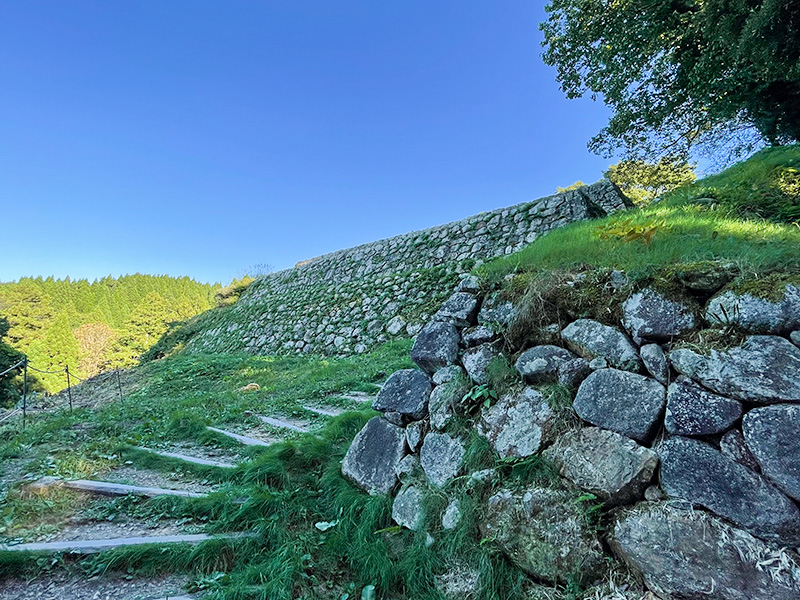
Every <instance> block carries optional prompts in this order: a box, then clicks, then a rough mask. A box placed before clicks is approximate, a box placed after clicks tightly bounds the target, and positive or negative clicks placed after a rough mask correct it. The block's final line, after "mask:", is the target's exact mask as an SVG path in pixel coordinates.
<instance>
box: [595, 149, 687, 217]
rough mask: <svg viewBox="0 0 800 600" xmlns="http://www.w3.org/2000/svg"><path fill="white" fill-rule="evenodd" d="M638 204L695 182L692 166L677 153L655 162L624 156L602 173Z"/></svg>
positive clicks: (642, 204)
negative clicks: (624, 158)
mask: <svg viewBox="0 0 800 600" xmlns="http://www.w3.org/2000/svg"><path fill="white" fill-rule="evenodd" d="M603 174H604V175H605V176H606V177H607V178H608V179H609V180H610V181H612V182H613V183H615V184H616V185H617V186H619V188H620V189H621V190H622V192H623V193H624V194H625V195H626V196H628V198H630V199H631V200H633V202H634V203H635V204H637V205H639V206H644V205H647V204H650V203H651V202H652V201H653V200H655V199H656V198H658V197H659V196H661V195H663V194H666V193H667V192H671V191H672V190H674V189H676V188H679V187H682V186H684V185H688V184H690V183H692V182H694V181H695V179H696V178H697V176H696V175H695V173H694V167H693V165H691V164H689V163H688V162H686V161H685V160H684V159H682V158H680V157H677V156H666V157H664V158H662V159H661V160H659V161H658V162H656V163H649V162H645V161H643V160H635V159H627V160H622V161H620V162H618V163H617V164H615V165H611V166H610V167H609V168H608V170H607V171H605V172H604V173H603Z"/></svg>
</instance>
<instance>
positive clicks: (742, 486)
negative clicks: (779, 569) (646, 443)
mask: <svg viewBox="0 0 800 600" xmlns="http://www.w3.org/2000/svg"><path fill="white" fill-rule="evenodd" d="M659 455H660V457H661V487H662V488H663V489H664V491H665V492H666V493H667V494H668V495H669V496H671V497H673V498H682V499H684V500H687V501H689V502H691V503H692V504H695V505H699V506H702V507H704V508H707V509H708V510H710V511H713V512H715V513H716V514H718V515H720V516H721V517H725V518H726V519H729V520H730V521H732V522H733V523H735V524H736V525H738V526H739V527H741V528H743V529H746V530H747V531H749V532H750V533H752V534H753V535H755V536H758V537H760V538H763V539H765V540H774V541H776V542H779V543H782V544H787V545H792V546H796V545H798V544H800V510H798V508H797V506H795V505H794V504H793V503H792V501H791V500H789V499H788V498H787V497H786V496H784V495H783V494H782V493H781V492H780V491H778V489H777V488H775V487H773V486H772V485H770V484H769V483H768V482H767V481H765V480H764V479H763V478H762V477H761V476H760V475H758V474H757V473H754V472H753V471H751V470H750V469H747V468H746V467H743V466H742V465H740V464H738V463H735V462H734V461H733V460H731V459H730V458H728V457H727V456H725V455H723V454H722V453H721V452H719V451H717V450H715V449H714V448H712V447H711V446H709V445H708V444H705V443H704V442H701V441H698V440H693V439H689V438H681V437H675V438H671V439H669V440H667V441H666V442H664V443H662V444H661V445H660V446H659Z"/></svg>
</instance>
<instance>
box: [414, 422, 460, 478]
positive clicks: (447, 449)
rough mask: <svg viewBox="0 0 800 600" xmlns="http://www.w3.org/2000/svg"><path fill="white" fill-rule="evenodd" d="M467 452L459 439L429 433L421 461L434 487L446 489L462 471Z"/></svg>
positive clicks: (421, 454) (420, 456) (424, 442)
mask: <svg viewBox="0 0 800 600" xmlns="http://www.w3.org/2000/svg"><path fill="white" fill-rule="evenodd" d="M465 454H466V450H465V449H464V444H462V443H461V441H459V440H458V439H457V438H454V437H452V436H449V435H447V434H446V433H429V434H428V435H426V436H425V440H424V441H423V442H422V449H421V450H420V451H419V461H420V463H421V464H422V470H423V471H425V475H426V476H427V477H428V481H430V482H431V484H432V485H434V486H436V487H438V488H440V487H444V486H445V485H446V484H447V483H448V482H449V481H450V480H451V479H453V478H454V477H455V476H456V475H458V472H459V471H460V470H461V466H462V465H463V463H464V455H465Z"/></svg>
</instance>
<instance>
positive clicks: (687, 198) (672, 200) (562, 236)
mask: <svg viewBox="0 0 800 600" xmlns="http://www.w3.org/2000/svg"><path fill="white" fill-rule="evenodd" d="M704 181H705V180H704ZM704 181H701V182H699V184H698V185H702V184H703V183H704ZM697 193H698V192H697V189H695V188H694V187H692V188H688V189H683V190H679V191H677V192H674V193H673V194H671V195H670V196H669V197H668V198H665V199H664V200H663V201H662V202H660V203H657V204H654V205H651V206H649V207H646V208H642V209H630V210H628V211H624V212H621V213H616V214H614V215H611V216H609V217H606V218H604V219H599V220H596V221H585V222H580V223H573V224H571V225H568V226H566V227H563V228H560V229H557V230H555V231H552V232H549V233H547V234H546V235H543V236H542V237H541V238H539V239H538V240H536V241H535V242H534V243H533V244H531V245H529V246H527V247H526V248H524V249H522V250H520V251H519V252H517V253H515V254H511V255H509V256H505V257H501V258H498V259H496V260H494V261H491V262H489V263H487V264H485V265H482V266H481V267H479V268H478V269H477V271H476V272H477V273H478V274H479V275H481V276H482V277H483V278H485V279H487V280H489V281H492V282H497V281H500V280H501V279H502V278H503V277H504V276H505V275H507V274H508V273H513V272H541V271H547V270H556V269H567V268H571V267H575V266H578V265H590V266H593V267H607V268H615V269H622V270H625V271H627V272H628V273H629V274H630V275H633V276H634V277H636V276H643V275H647V274H649V273H652V272H655V271H657V270H658V269H660V268H661V267H664V266H667V265H672V264H677V263H692V262H697V261H702V260H719V259H724V260H728V261H732V262H735V263H737V264H738V265H739V266H740V268H741V269H742V270H743V271H744V272H754V273H764V272H769V271H772V270H774V269H778V268H780V269H794V268H797V267H798V266H800V227H799V226H798V225H796V224H780V223H775V222H773V221H769V220H766V219H762V218H757V217H753V218H744V217H742V216H740V215H739V213H738V212H737V211H736V210H735V209H734V208H732V207H731V206H729V205H728V204H726V203H724V202H715V201H713V200H709V201H707V202H703V203H702V204H697V203H695V202H694V199H695V198H696V196H697Z"/></svg>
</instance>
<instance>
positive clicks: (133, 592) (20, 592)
mask: <svg viewBox="0 0 800 600" xmlns="http://www.w3.org/2000/svg"><path fill="white" fill-rule="evenodd" d="M185 583H186V577H185V576H183V577H180V576H175V575H171V576H168V577H160V578H154V579H138V578H134V579H130V580H128V579H127V578H125V577H110V576H105V577H93V578H92V579H82V578H80V577H75V576H68V575H65V574H55V575H47V576H44V577H42V578H40V579H34V580H33V581H25V580H23V579H10V580H7V581H3V582H0V600H150V599H156V598H157V599H162V598H169V597H172V596H181V595H183V594H185V592H183V591H182V590H183V586H184V584H185Z"/></svg>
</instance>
